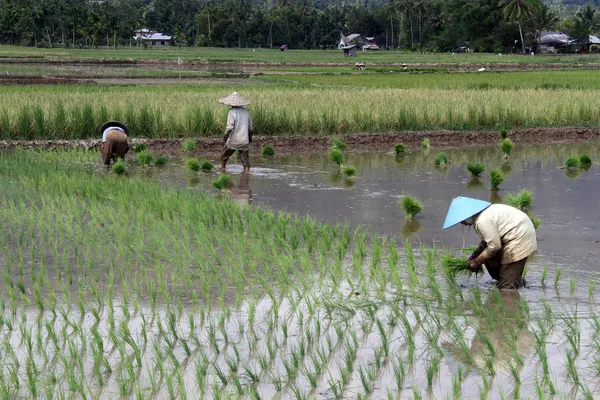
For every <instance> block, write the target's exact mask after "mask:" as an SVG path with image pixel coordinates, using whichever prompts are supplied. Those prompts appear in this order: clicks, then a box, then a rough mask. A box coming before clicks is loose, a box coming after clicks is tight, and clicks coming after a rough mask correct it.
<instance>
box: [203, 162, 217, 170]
mask: <svg viewBox="0 0 600 400" xmlns="http://www.w3.org/2000/svg"><path fill="white" fill-rule="evenodd" d="M214 167H215V166H214V165H213V164H212V163H211V162H210V161H203V162H202V164H201V165H200V169H202V172H210V171H212V170H213V168H214Z"/></svg>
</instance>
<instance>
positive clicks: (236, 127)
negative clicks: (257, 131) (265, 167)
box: [219, 92, 252, 172]
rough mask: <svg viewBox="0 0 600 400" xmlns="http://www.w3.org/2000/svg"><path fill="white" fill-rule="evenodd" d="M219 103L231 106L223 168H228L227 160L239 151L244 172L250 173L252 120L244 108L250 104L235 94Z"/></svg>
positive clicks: (222, 162)
mask: <svg viewBox="0 0 600 400" xmlns="http://www.w3.org/2000/svg"><path fill="white" fill-rule="evenodd" d="M219 102H221V103H223V104H225V105H227V106H231V110H229V114H228V115H227V129H226V131H225V137H224V140H225V149H224V150H223V154H222V155H221V168H222V169H225V168H226V167H227V160H229V157H231V156H232V155H233V153H235V152H236V150H237V151H239V153H240V158H241V160H242V165H243V166H244V172H250V154H249V149H250V143H251V142H252V118H251V117H250V113H249V112H248V110H247V109H245V108H244V107H245V106H247V105H248V104H250V102H249V101H248V100H246V99H244V98H243V97H242V96H240V95H239V94H238V93H237V92H233V93H232V94H230V95H229V96H227V97H222V98H220V99H219Z"/></svg>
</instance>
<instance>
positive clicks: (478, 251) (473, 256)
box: [467, 240, 487, 262]
mask: <svg viewBox="0 0 600 400" xmlns="http://www.w3.org/2000/svg"><path fill="white" fill-rule="evenodd" d="M486 247H487V244H486V243H485V241H483V240H482V241H481V242H479V246H477V248H476V249H475V250H474V251H473V253H471V255H470V256H469V258H467V262H471V261H472V260H474V259H476V258H477V257H478V256H479V255H480V254H481V253H483V251H484V250H485V248H486Z"/></svg>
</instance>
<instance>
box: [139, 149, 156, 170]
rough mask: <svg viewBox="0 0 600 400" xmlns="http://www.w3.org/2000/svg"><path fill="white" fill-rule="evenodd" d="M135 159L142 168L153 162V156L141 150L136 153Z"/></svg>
mask: <svg viewBox="0 0 600 400" xmlns="http://www.w3.org/2000/svg"><path fill="white" fill-rule="evenodd" d="M137 159H138V162H139V163H140V165H141V166H142V167H147V166H148V165H150V164H152V162H153V161H154V154H152V152H151V151H150V150H143V151H141V152H139V153H138V155H137Z"/></svg>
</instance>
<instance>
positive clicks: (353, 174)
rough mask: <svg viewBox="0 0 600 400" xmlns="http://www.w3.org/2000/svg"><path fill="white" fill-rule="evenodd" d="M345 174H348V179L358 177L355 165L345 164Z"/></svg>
mask: <svg viewBox="0 0 600 400" xmlns="http://www.w3.org/2000/svg"><path fill="white" fill-rule="evenodd" d="M344 175H346V178H348V179H352V178H355V177H356V167H353V166H351V165H345V166H344Z"/></svg>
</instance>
